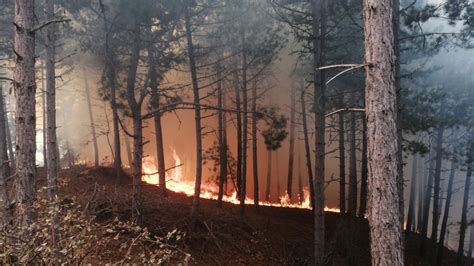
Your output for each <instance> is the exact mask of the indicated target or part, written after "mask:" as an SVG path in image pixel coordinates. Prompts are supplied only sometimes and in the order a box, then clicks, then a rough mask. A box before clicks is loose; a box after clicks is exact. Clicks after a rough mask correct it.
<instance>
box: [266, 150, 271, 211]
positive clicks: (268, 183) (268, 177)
mask: <svg viewBox="0 0 474 266" xmlns="http://www.w3.org/2000/svg"><path fill="white" fill-rule="evenodd" d="M267 152H268V164H267V184H266V185H267V188H266V190H265V201H266V202H269V201H270V185H271V178H272V150H267Z"/></svg>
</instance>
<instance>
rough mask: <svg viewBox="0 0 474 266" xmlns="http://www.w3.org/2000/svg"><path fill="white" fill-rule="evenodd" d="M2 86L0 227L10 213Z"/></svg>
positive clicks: (0, 91)
mask: <svg viewBox="0 0 474 266" xmlns="http://www.w3.org/2000/svg"><path fill="white" fill-rule="evenodd" d="M4 105H5V103H4V100H3V88H2V86H1V85H0V227H1V228H3V226H5V225H7V224H8V223H9V218H10V214H9V212H8V203H9V200H8V194H7V184H6V178H7V171H6V170H7V166H8V157H7V156H5V154H6V153H5V152H4V151H6V150H7V141H6V136H5V133H6V131H5V114H4V110H5V108H4Z"/></svg>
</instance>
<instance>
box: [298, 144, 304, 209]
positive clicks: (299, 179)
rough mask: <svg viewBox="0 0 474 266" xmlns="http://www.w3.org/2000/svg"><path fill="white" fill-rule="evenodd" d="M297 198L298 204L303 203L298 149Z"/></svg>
mask: <svg viewBox="0 0 474 266" xmlns="http://www.w3.org/2000/svg"><path fill="white" fill-rule="evenodd" d="M298 196H299V203H300V204H302V203H303V202H304V189H303V177H302V176H301V156H300V152H299V148H298Z"/></svg>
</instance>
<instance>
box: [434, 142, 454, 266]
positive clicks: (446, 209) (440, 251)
mask: <svg viewBox="0 0 474 266" xmlns="http://www.w3.org/2000/svg"><path fill="white" fill-rule="evenodd" d="M453 154H457V152H456V151H454V152H453ZM456 168H457V164H456V158H453V159H452V161H451V171H450V173H449V180H448V190H447V193H446V203H445V205H444V214H443V221H442V222H441V232H440V235H439V243H438V245H437V252H436V256H432V258H433V259H435V258H436V259H435V263H433V264H435V265H442V262H443V251H444V246H443V245H444V237H445V235H446V230H447V228H448V218H449V208H450V205H451V197H452V192H453V182H454V175H455V173H456Z"/></svg>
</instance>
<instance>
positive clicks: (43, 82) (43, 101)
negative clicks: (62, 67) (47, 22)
mask: <svg viewBox="0 0 474 266" xmlns="http://www.w3.org/2000/svg"><path fill="white" fill-rule="evenodd" d="M45 70H46V69H45V67H44V65H43V61H41V89H42V93H41V107H42V109H43V110H42V112H43V121H42V122H43V166H44V170H45V171H48V158H46V157H47V156H48V153H47V150H48V147H47V146H48V139H47V137H46V135H47V127H48V123H47V121H46V119H47V117H48V115H47V113H46V94H47V88H46V73H45Z"/></svg>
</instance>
